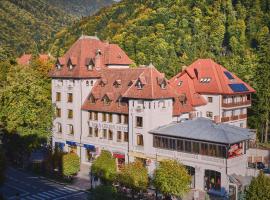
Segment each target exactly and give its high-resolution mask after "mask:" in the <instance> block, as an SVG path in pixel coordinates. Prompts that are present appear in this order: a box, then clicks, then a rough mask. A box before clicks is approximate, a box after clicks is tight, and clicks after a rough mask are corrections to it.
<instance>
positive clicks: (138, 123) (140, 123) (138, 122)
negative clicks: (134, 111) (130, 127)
mask: <svg viewBox="0 0 270 200" xmlns="http://www.w3.org/2000/svg"><path fill="white" fill-rule="evenodd" d="M136 126H137V127H143V118H142V117H136Z"/></svg>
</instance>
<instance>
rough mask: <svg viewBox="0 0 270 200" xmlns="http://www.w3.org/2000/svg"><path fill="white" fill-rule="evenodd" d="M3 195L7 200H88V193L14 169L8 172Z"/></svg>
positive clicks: (0, 190) (2, 190) (0, 189)
mask: <svg viewBox="0 0 270 200" xmlns="http://www.w3.org/2000/svg"><path fill="white" fill-rule="evenodd" d="M1 193H2V194H3V195H4V197H5V198H6V199H7V200H17V199H20V200H51V199H53V200H69V199H70V200H71V199H72V200H75V199H78V200H84V199H87V193H86V192H83V191H81V190H78V189H75V188H71V187H68V186H65V185H61V184H58V183H55V182H52V181H49V180H47V179H45V178H42V177H37V176H35V175H33V174H30V173H27V172H24V171H21V170H17V169H14V168H9V169H8V170H7V175H6V182H5V184H4V186H3V187H2V188H0V194H1ZM18 193H19V194H20V195H19V198H18V195H17V194H18ZM16 195H17V196H16Z"/></svg>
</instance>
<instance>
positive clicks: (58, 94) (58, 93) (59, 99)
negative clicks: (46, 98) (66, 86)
mask: <svg viewBox="0 0 270 200" xmlns="http://www.w3.org/2000/svg"><path fill="white" fill-rule="evenodd" d="M56 101H61V93H60V92H56Z"/></svg>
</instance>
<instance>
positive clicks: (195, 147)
mask: <svg viewBox="0 0 270 200" xmlns="http://www.w3.org/2000/svg"><path fill="white" fill-rule="evenodd" d="M199 152H200V144H199V143H198V142H192V153H196V154H198V153H199Z"/></svg>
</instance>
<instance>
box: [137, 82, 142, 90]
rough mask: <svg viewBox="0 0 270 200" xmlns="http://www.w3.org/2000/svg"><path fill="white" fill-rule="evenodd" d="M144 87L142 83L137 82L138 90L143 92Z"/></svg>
mask: <svg viewBox="0 0 270 200" xmlns="http://www.w3.org/2000/svg"><path fill="white" fill-rule="evenodd" d="M142 87H143V85H142V83H141V81H138V82H137V88H138V89H139V90H141V89H142Z"/></svg>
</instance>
